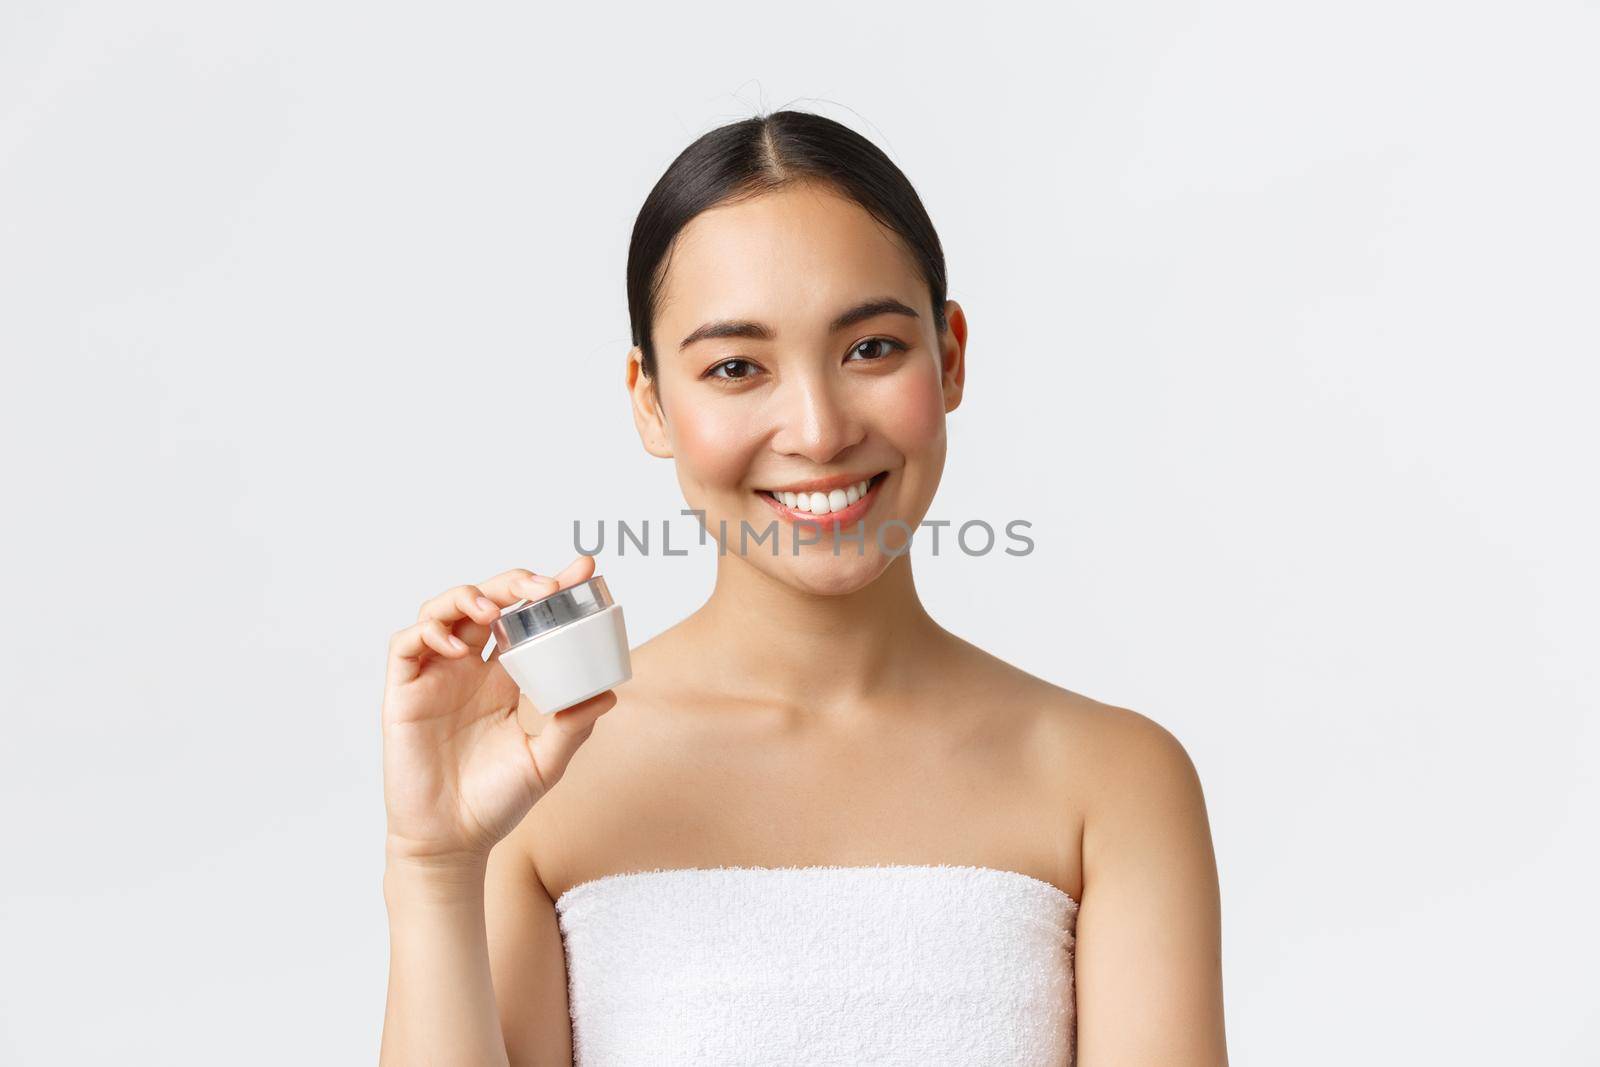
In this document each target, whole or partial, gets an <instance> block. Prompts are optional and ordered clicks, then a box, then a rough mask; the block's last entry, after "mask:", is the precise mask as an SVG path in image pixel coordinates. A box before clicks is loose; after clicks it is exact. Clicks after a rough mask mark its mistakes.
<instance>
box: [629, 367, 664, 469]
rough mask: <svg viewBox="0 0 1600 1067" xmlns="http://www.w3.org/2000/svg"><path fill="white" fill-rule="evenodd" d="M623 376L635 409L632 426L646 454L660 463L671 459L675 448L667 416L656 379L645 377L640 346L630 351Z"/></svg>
mask: <svg viewBox="0 0 1600 1067" xmlns="http://www.w3.org/2000/svg"><path fill="white" fill-rule="evenodd" d="M623 373H624V376H625V378H626V381H627V387H628V398H629V402H630V404H631V406H632V408H633V426H634V429H636V430H638V431H639V440H640V441H641V442H642V443H643V444H644V450H645V451H646V452H648V453H650V454H651V455H652V456H655V457H657V458H659V459H671V458H672V446H671V444H670V443H669V442H668V438H667V416H666V412H664V411H663V410H662V408H661V397H660V396H659V395H658V394H657V392H656V383H655V381H654V379H652V378H649V377H647V376H646V375H645V373H644V352H643V350H642V349H640V348H639V346H638V345H634V346H633V347H632V348H630V349H628V362H627V366H626V368H625V369H624V372H623Z"/></svg>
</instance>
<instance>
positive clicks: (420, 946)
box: [382, 183, 1227, 1067]
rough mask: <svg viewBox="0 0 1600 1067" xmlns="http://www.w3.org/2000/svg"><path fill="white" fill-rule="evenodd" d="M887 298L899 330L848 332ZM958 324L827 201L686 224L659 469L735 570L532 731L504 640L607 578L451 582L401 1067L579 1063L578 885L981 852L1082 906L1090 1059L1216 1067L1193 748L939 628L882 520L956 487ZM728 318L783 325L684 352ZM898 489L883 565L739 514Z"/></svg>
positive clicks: (403, 768) (407, 760) (391, 771)
mask: <svg viewBox="0 0 1600 1067" xmlns="http://www.w3.org/2000/svg"><path fill="white" fill-rule="evenodd" d="M885 298H887V299H892V300H894V301H898V302H899V303H901V304H904V305H905V306H906V308H907V309H908V310H909V311H910V313H909V314H907V313H900V312H896V311H883V312H880V313H878V314H875V315H873V316H872V317H870V318H866V319H862V320H860V321H856V322H853V323H851V324H850V325H848V326H844V327H839V328H833V327H832V325H831V324H833V323H834V322H835V320H836V319H837V318H838V317H839V315H840V313H841V312H844V311H846V310H848V309H850V308H852V307H856V306H858V305H860V304H861V303H863V302H864V301H868V300H882V299H885ZM945 310H946V314H947V318H948V323H947V328H946V329H945V330H943V331H940V330H938V329H936V327H935V324H934V321H933V314H932V312H933V309H932V306H931V304H930V303H929V298H928V291H927V287H926V285H925V284H924V283H923V281H922V279H921V277H920V275H919V274H918V272H917V270H916V266H915V262H914V260H913V259H912V258H911V257H910V255H909V254H908V253H907V251H906V250H905V249H904V248H903V246H902V245H901V244H900V242H899V239H898V237H897V236H896V235H894V234H893V233H892V231H889V230H887V229H885V228H883V227H881V226H880V225H878V224H877V223H876V222H875V221H874V220H873V219H872V218H871V216H870V215H868V214H867V213H866V212H865V211H863V210H862V209H861V208H860V207H859V206H858V205H856V204H854V203H853V202H851V201H849V200H847V199H845V198H843V197H840V196H838V195H836V194H834V193H833V192H832V191H831V190H829V189H828V188H826V187H824V186H818V185H814V184H809V183H797V184H793V185H790V186H786V187H783V188H781V189H779V190H776V191H768V192H766V193H763V194H761V195H759V196H756V197H753V198H749V199H745V200H741V201H738V202H734V203H729V204H724V205H722V206H719V207H717V208H714V209H712V210H710V211H707V212H705V213H703V214H702V215H700V216H698V217H697V218H696V219H695V220H694V221H692V222H691V223H690V224H689V225H688V226H687V227H686V228H685V229H684V231H683V233H682V234H681V235H680V237H679V239H678V242H677V243H676V245H675V247H674V250H673V253H672V257H671V265H670V269H669V271H668V273H667V277H666V281H665V285H664V291H663V299H662V303H661V309H660V312H659V315H658V318H657V321H656V324H655V341H656V345H657V352H658V353H659V360H660V365H659V366H658V367H657V373H656V376H655V377H654V378H653V379H652V378H650V377H647V376H646V375H644V374H642V373H641V368H640V363H639V360H640V352H639V350H638V349H633V350H631V351H630V352H629V353H628V359H627V362H626V365H625V381H626V384H627V387H628V394H629V398H630V403H631V406H632V412H633V416H634V422H635V426H636V428H637V430H638V432H639V436H640V440H641V442H642V443H643V445H644V447H645V449H646V451H647V452H649V453H650V454H651V455H653V456H657V457H661V458H666V459H671V460H672V461H673V464H674V468H675V470H676V473H677V476H678V481H679V485H680V487H681V489H682V491H683V495H684V497H685V500H686V501H687V503H688V506H689V507H691V508H697V509H701V510H703V511H704V513H705V520H706V525H707V529H708V531H709V533H710V536H712V537H713V538H715V537H717V536H718V531H719V529H723V528H726V529H727V530H728V531H729V532H730V537H729V541H728V543H727V544H726V551H725V552H724V553H722V554H719V555H718V556H717V557H716V559H717V563H716V582H715V586H714V588H713V591H712V593H711V595H710V597H709V598H708V599H707V600H706V602H705V603H704V604H703V605H701V606H700V607H699V608H698V609H697V610H696V611H694V612H693V613H691V614H690V615H689V616H688V617H687V618H685V619H684V620H683V621H682V622H680V623H678V624H677V625H675V626H673V627H671V628H669V629H668V630H666V631H664V632H662V633H661V634H658V635H657V636H655V637H654V638H652V639H650V640H649V641H646V642H644V643H643V644H642V645H640V646H639V647H637V648H635V649H634V650H633V653H632V655H633V663H634V675H633V678H632V679H630V680H629V681H628V682H626V683H624V684H622V685H620V686H618V687H617V688H616V689H615V690H614V691H612V692H610V693H607V694H602V695H601V696H600V697H596V698H595V699H594V700H591V701H588V702H586V703H585V704H584V705H580V706H579V707H577V708H572V709H568V710H566V711H563V712H560V713H558V714H556V715H555V716H551V717H548V718H544V717H540V716H537V715H528V716H525V717H526V718H527V720H528V721H531V722H534V723H535V725H536V726H537V727H538V729H539V733H538V735H537V736H535V737H531V738H530V737H527V736H526V735H525V734H523V732H522V729H521V728H520V727H519V726H518V725H517V710H518V703H519V696H518V694H517V692H516V689H515V686H514V685H513V684H512V683H511V681H510V679H509V677H508V676H507V675H506V674H505V671H504V669H503V668H501V667H500V666H499V664H498V663H497V662H495V661H494V660H493V659H491V661H490V662H488V663H484V662H481V660H480V656H481V650H482V648H483V647H484V644H485V641H486V639H487V629H486V624H487V623H488V622H489V621H490V620H492V619H493V618H494V615H495V614H496V613H498V611H499V608H500V607H502V606H504V605H506V604H509V603H512V602H513V601H515V600H516V599H517V598H519V597H523V596H530V595H539V594H538V593H537V592H536V590H540V589H543V590H550V589H554V588H556V587H557V586H558V585H559V586H561V587H565V586H567V585H570V584H573V583H574V582H578V581H582V580H584V579H585V578H587V577H589V576H590V574H592V573H593V566H594V563H593V560H592V559H590V558H588V557H579V558H578V559H577V560H575V561H574V562H573V563H572V564H570V565H569V566H568V567H567V568H566V569H565V570H563V571H562V572H561V573H560V574H558V575H555V576H554V578H553V580H552V579H544V580H540V579H535V578H533V577H532V574H531V572H529V571H527V570H515V571H508V572H506V573H505V574H502V575H498V576H496V577H495V578H491V579H489V580H487V581H485V582H481V583H479V584H477V585H464V586H459V587H456V588H455V589H451V590H448V591H446V592H445V593H443V594H440V596H438V597H436V598H434V599H432V600H429V601H428V602H426V603H424V604H423V605H422V608H421V610H420V611H419V613H418V621H417V622H416V623H415V624H413V625H412V626H409V627H407V628H406V629H404V630H401V631H400V632H399V633H397V634H396V635H395V636H394V638H393V640H392V641H391V643H390V657H389V668H388V687H387V690H386V694H385V701H384V717H383V719H384V774H385V796H386V801H387V804H388V811H389V846H388V867H387V870H386V872H385V878H384V889H385V896H386V900H387V903H388V908H389V918H390V930H391V942H392V952H391V967H390V984H389V1002H388V1011H387V1014H386V1018H385V1025H384V1041H383V1053H382V1060H383V1062H384V1063H393V1064H400V1063H405V1064H413V1063H416V1064H422V1063H451V1064H518V1065H553V1064H569V1063H571V1058H572V1031H571V1020H570V1018H569V1016H568V1003H567V984H566V981H567V975H566V963H565V957H564V955H563V951H562V943H561V936H560V929H559V926H558V924H557V920H556V912H555V901H556V900H558V899H559V898H560V896H561V895H562V894H563V893H564V892H566V891H567V890H568V889H570V888H572V887H573V886H575V885H577V884H580V883H582V882H586V881H589V880H592V879H594V878H598V877H601V876H603V875H606V874H612V873H618V872H623V871H634V870H649V869H654V868H684V867H708V866H763V867H773V866H800V865H828V866H833V865H838V866H870V865H878V864H972V865H978V866H988V867H996V868H1000V869H1005V870H1012V871H1017V872H1020V873H1023V874H1028V875H1032V876H1033V877H1036V878H1040V879H1043V880H1045V881H1048V882H1051V883H1052V884H1054V885H1056V886H1057V887H1059V888H1060V889H1062V890H1064V891H1065V892H1067V893H1068V894H1070V895H1071V896H1072V897H1073V898H1074V899H1076V900H1078V901H1079V902H1080V909H1079V914H1078V923H1077V942H1076V959H1075V978H1076V1009H1077V1014H1078V1031H1077V1040H1078V1051H1077V1056H1078V1059H1077V1062H1078V1064H1079V1065H1080V1067H1132V1065H1140V1067H1145V1065H1151V1064H1162V1065H1175V1067H1225V1065H1226V1064H1227V1051H1226V1041H1225V1036H1224V1025H1223V998H1222V973H1221V970H1222V969H1221V932H1220V902H1219V895H1218V883H1217V871H1216V861H1215V857H1214V854H1213V849H1212V842H1211V834H1210V828H1209V823H1208V819H1207V814H1206V807H1205V800H1204V796H1203V793H1202V789H1201V784H1200V781H1199V777H1198V775H1197V774H1196V771H1195V768H1194V766H1193V764H1192V762H1191V761H1190V759H1189V757H1188V754H1187V753H1186V752H1185V750H1184V748H1183V746H1182V745H1181V744H1180V743H1179V742H1178V741H1177V740H1176V739H1175V738H1174V737H1173V736H1172V735H1171V734H1170V733H1169V732H1168V731H1167V730H1165V729H1164V728H1162V727H1161V726H1160V725H1158V724H1157V723H1155V722H1154V721H1152V720H1151V719H1149V718H1147V717H1145V716H1143V715H1140V714H1138V713H1137V712H1134V711H1131V710H1128V709H1126V708H1120V707H1115V706H1111V705H1107V704H1103V703H1100V702H1097V701H1095V700H1092V699H1090V698H1088V697H1085V696H1082V695H1079V694H1077V693H1074V692H1071V691H1069V690H1066V689H1063V688H1061V687H1059V686H1056V685H1053V684H1051V683H1049V682H1047V681H1044V680H1043V679H1040V678H1037V677H1035V676H1033V675H1030V674H1027V673H1026V672H1024V671H1021V670H1019V669H1017V668H1015V667H1013V666H1011V665H1009V664H1007V663H1005V662H1004V661H1002V660H999V659H997V658H996V657H994V656H992V655H990V654H989V653H987V652H985V651H983V650H982V649H980V648H978V647H976V646H974V645H972V644H971V643H969V642H967V641H965V640H963V639H962V638H961V637H959V636H957V635H956V634H954V633H952V632H950V631H948V630H946V629H944V628H943V627H942V626H940V625H939V624H938V623H937V622H935V621H934V620H933V618H932V617H931V616H930V615H929V614H928V613H927V612H926V611H925V610H924V608H923V606H922V604H921V602H920V600H919V598H918V596H917V592H916V587H915V583H914V581H913V578H912V559H911V556H910V555H909V554H903V553H901V552H899V549H901V548H902V547H903V542H902V541H901V540H900V539H899V537H898V534H897V530H896V528H891V527H885V526H884V522H885V520H887V519H898V520H900V521H901V522H904V523H906V524H907V525H909V526H910V527H911V528H913V529H915V528H916V527H917V524H918V523H919V522H920V521H921V519H922V518H923V517H924V516H925V515H926V514H927V511H928V508H929V506H930V505H931V503H932V500H933V496H934V492H935V490H936V489H937V486H938V483H939V480H940V476H941V475H942V472H943V466H944V460H945V450H946V436H945V417H946V416H947V415H948V414H949V413H950V412H951V411H953V410H955V408H956V407H957V406H958V405H959V403H960V401H961V396H962V392H963V389H964V385H965V355H966V347H967V336H968V331H967V322H966V317H965V314H964V312H963V310H962V309H961V307H960V305H959V304H957V303H956V302H955V301H948V302H947V303H946V306H945ZM725 320H734V321H741V322H756V323H760V324H761V325H762V327H763V330H762V331H760V332H761V333H762V334H763V335H764V336H751V335H750V333H751V331H744V335H742V336H724V337H712V338H707V339H702V340H700V341H696V342H694V343H692V344H689V345H687V346H685V345H682V344H681V342H682V341H683V339H685V338H687V337H688V336H689V335H690V333H691V332H693V331H695V330H696V329H697V328H698V327H700V326H702V325H704V324H706V323H708V322H713V321H725ZM1001 451H1002V452H1003V450H1001ZM877 471H887V472H888V477H887V478H886V479H885V480H884V482H883V484H882V485H881V486H880V488H879V490H878V492H879V499H878V501H877V502H876V503H875V504H874V505H873V507H872V509H871V511H870V512H869V514H868V517H867V520H866V524H865V526H866V528H865V533H866V537H865V539H864V542H863V544H862V548H863V549H864V550H863V551H858V549H857V547H856V543H855V542H845V543H843V544H842V550H841V552H840V553H839V554H837V555H836V554H834V553H833V551H832V550H831V547H830V544H829V542H828V541H827V540H824V541H823V542H822V543H820V544H816V545H809V546H805V547H802V548H801V549H800V552H799V554H798V555H794V554H791V553H790V552H789V550H788V546H789V544H790V542H788V541H785V542H784V547H783V549H782V550H780V552H779V553H778V554H776V555H774V554H772V552H771V548H770V546H769V545H760V546H756V547H753V548H751V549H749V550H748V551H745V552H741V551H740V547H739V544H738V537H737V530H738V527H739V523H740V521H741V520H745V521H747V522H749V523H750V524H751V527H752V528H753V529H756V530H761V529H763V528H765V527H766V526H767V525H768V524H769V523H771V522H772V521H773V516H774V512H773V510H772V508H771V507H770V505H769V504H768V503H767V502H766V501H764V500H763V499H762V498H761V497H760V496H758V495H757V493H756V490H758V489H761V488H765V487H782V486H785V485H788V484H790V483H792V482H795V481H800V480H804V479H808V478H815V477H821V476H826V475H832V474H838V473H846V474H871V473H874V472H877ZM723 523H725V524H726V526H725V527H724V526H722V525H721V524H723ZM780 529H781V531H782V533H783V535H784V537H786V538H787V537H788V536H789V533H790V529H789V527H788V525H787V523H786V522H784V523H780ZM919 536H923V535H919ZM948 537H949V531H948V530H946V531H945V538H946V540H945V541H944V542H943V544H944V545H945V546H946V550H948ZM930 565H933V566H937V559H934V560H932V561H930ZM479 594H481V595H483V596H484V597H485V599H486V601H487V603H479V602H478V601H477V600H476V598H477V596H478V595H479ZM451 634H454V635H455V636H456V637H458V638H459V639H460V641H461V642H462V645H463V647H461V648H456V647H454V646H452V645H451V644H450V642H449V638H450V636H451Z"/></svg>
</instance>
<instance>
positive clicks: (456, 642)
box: [450, 634, 467, 652]
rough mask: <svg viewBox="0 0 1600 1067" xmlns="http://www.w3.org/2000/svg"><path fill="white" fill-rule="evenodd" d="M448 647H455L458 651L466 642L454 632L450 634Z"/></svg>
mask: <svg viewBox="0 0 1600 1067" xmlns="http://www.w3.org/2000/svg"><path fill="white" fill-rule="evenodd" d="M450 647H451V648H453V649H455V650H456V651H457V652H460V651H462V650H463V649H465V648H466V647H467V643H466V642H465V641H463V640H461V638H459V637H457V636H456V635H455V634H451V635H450Z"/></svg>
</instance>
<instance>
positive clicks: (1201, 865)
mask: <svg viewBox="0 0 1600 1067" xmlns="http://www.w3.org/2000/svg"><path fill="white" fill-rule="evenodd" d="M1115 711H1116V712H1118V714H1117V715H1116V716H1115V718H1113V719H1110V720H1108V721H1107V725H1106V729H1105V730H1104V732H1103V733H1102V734H1101V739H1102V740H1103V741H1104V743H1103V744H1097V745H1096V746H1095V747H1096V749H1097V752H1098V753H1099V754H1101V755H1102V756H1103V758H1102V759H1100V760H1098V761H1097V766H1096V770H1095V774H1096V781H1095V783H1094V787H1093V790H1092V797H1091V799H1090V811H1089V813H1088V816H1087V817H1086V820H1085V824H1084V830H1083V864H1084V867H1083V877H1084V887H1083V900H1082V903H1081V907H1080V909H1079V913H1078V931H1077V949H1076V972H1075V973H1076V981H1077V997H1078V1000H1077V1008H1078V1064H1079V1067H1123V1065H1127V1067H1133V1065H1135V1064H1137V1065H1139V1067H1146V1065H1148V1064H1154V1063H1159V1064H1163V1065H1166V1067H1226V1065H1227V1062H1228V1051H1227V1042H1226V1040H1225V1036H1224V1026H1223V1006H1222V948H1221V942H1222V935H1221V902H1220V897H1219V892H1218V888H1217V867H1216V857H1215V854H1214V852H1213V849H1212V844H1211V828H1210V823H1209V820H1208V818H1207V815H1206V806H1205V797H1204V795H1203V793H1202V791H1201V787H1200V779H1199V776H1198V775H1197V774H1196V773H1195V768H1194V764H1193V763H1192V762H1191V761H1190V759H1189V755H1188V753H1187V752H1186V751H1184V748H1183V746H1182V745H1181V744H1179V742H1178V740H1177V739H1176V738H1175V737H1173V736H1172V735H1171V734H1170V733H1168V732H1167V731H1166V730H1165V729H1163V728H1162V727H1161V726H1160V725H1158V724H1157V723H1155V722H1153V721H1152V720H1150V719H1147V718H1145V717H1144V716H1142V715H1138V714H1137V713H1133V712H1128V711H1127V710H1126V709H1120V708H1119V709H1115Z"/></svg>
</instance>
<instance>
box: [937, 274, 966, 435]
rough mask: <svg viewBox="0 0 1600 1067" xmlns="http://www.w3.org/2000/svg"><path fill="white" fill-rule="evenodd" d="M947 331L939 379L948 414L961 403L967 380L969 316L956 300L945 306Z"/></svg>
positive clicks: (941, 345)
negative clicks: (962, 391)
mask: <svg viewBox="0 0 1600 1067" xmlns="http://www.w3.org/2000/svg"><path fill="white" fill-rule="evenodd" d="M944 317H945V323H946V329H945V332H944V334H943V335H942V336H940V338H939V379H940V383H941V384H942V386H943V388H944V410H945V412H946V413H947V414H948V413H949V412H952V411H954V410H955V409H956V407H957V406H959V405H960V403H961V390H962V388H963V387H964V386H965V384H966V380H967V316H966V314H965V313H964V312H963V311H962V310H961V305H960V304H958V303H956V302H955V301H954V300H946V301H945V304H944Z"/></svg>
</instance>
